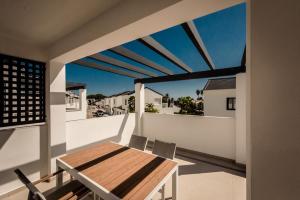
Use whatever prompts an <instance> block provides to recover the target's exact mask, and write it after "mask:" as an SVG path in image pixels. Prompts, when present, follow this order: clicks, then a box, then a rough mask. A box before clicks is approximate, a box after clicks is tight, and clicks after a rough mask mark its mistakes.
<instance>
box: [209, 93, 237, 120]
mask: <svg viewBox="0 0 300 200" xmlns="http://www.w3.org/2000/svg"><path fill="white" fill-rule="evenodd" d="M235 96H236V94H235V89H222V90H204V92H203V98H204V115H205V116H220V117H234V116H235V111H234V110H227V109H226V108H227V107H226V98H227V97H235Z"/></svg>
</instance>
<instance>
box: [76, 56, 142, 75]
mask: <svg viewBox="0 0 300 200" xmlns="http://www.w3.org/2000/svg"><path fill="white" fill-rule="evenodd" d="M72 63H73V64H77V65H81V66H83V67H89V68H94V69H98V70H102V71H106V72H111V73H114V74H118V75H122V76H128V77H130V78H142V76H139V75H136V74H133V73H129V72H126V71H122V70H118V69H114V68H112V67H109V66H105V65H102V64H98V63H94V62H89V61H83V60H77V61H74V62H72Z"/></svg>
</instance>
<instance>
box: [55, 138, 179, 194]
mask: <svg viewBox="0 0 300 200" xmlns="http://www.w3.org/2000/svg"><path fill="white" fill-rule="evenodd" d="M56 164H57V168H58V170H59V169H64V170H66V171H67V172H68V173H70V174H71V175H72V176H73V177H74V178H75V179H77V180H79V181H80V182H81V183H82V184H84V185H85V186H86V187H88V188H90V189H91V190H92V191H93V192H95V194H97V195H99V196H100V197H101V198H104V199H105V200H106V199H132V200H133V199H137V200H141V199H151V198H152V197H153V196H154V195H155V194H156V193H157V192H158V191H159V190H160V188H161V187H162V186H163V185H164V184H165V183H166V182H167V181H168V179H169V178H170V177H171V176H172V182H173V183H172V200H176V199H178V195H177V192H178V165H177V163H176V162H174V161H172V160H168V159H165V158H161V157H158V156H155V155H152V154H149V153H146V152H143V151H139V150H136V149H133V148H128V147H125V146H122V145H119V144H115V143H112V142H107V143H103V144H98V145H94V146H92V147H88V148H85V149H83V150H79V151H76V152H74V153H70V154H67V155H66V156H63V157H61V158H58V159H57V160H56ZM60 174H62V173H60ZM57 184H58V185H61V184H62V175H58V177H57Z"/></svg>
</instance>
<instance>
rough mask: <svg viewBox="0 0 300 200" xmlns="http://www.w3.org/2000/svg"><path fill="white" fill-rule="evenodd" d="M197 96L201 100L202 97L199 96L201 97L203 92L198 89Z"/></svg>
mask: <svg viewBox="0 0 300 200" xmlns="http://www.w3.org/2000/svg"><path fill="white" fill-rule="evenodd" d="M196 94H197V97H198V99H200V96H199V95H200V94H201V90H199V89H197V90H196Z"/></svg>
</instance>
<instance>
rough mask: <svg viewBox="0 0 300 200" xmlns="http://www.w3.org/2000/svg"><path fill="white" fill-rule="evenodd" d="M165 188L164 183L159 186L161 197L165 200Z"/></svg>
mask: <svg viewBox="0 0 300 200" xmlns="http://www.w3.org/2000/svg"><path fill="white" fill-rule="evenodd" d="M165 190H166V185H163V186H162V188H161V199H162V200H165Z"/></svg>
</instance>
